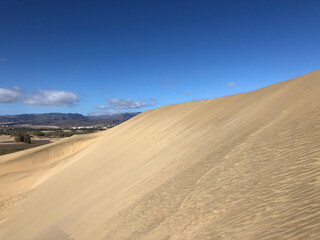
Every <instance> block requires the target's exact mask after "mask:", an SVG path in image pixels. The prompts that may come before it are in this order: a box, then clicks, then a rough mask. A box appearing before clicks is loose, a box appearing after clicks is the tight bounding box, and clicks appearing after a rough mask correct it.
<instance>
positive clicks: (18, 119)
mask: <svg viewBox="0 0 320 240" xmlns="http://www.w3.org/2000/svg"><path fill="white" fill-rule="evenodd" d="M137 114H139V113H122V114H115V115H104V116H84V115H82V114H78V113H44V114H20V115H5V116H0V124H1V125H10V126H19V125H25V124H28V125H32V126H42V125H45V126H57V127H77V126H90V125H101V126H103V125H110V124H111V125H118V124H120V123H122V122H124V121H126V120H128V119H130V118H132V117H134V116H136V115H137Z"/></svg>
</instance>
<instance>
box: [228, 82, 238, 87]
mask: <svg viewBox="0 0 320 240" xmlns="http://www.w3.org/2000/svg"><path fill="white" fill-rule="evenodd" d="M234 86H236V84H235V83H234V82H228V87H229V88H231V87H234Z"/></svg>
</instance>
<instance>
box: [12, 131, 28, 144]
mask: <svg viewBox="0 0 320 240" xmlns="http://www.w3.org/2000/svg"><path fill="white" fill-rule="evenodd" d="M14 140H15V141H16V142H24V143H28V144H30V143H31V136H30V135H29V134H28V133H18V134H16V135H15V136H14Z"/></svg>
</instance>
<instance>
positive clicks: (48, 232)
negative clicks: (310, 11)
mask: <svg viewBox="0 0 320 240" xmlns="http://www.w3.org/2000/svg"><path fill="white" fill-rule="evenodd" d="M76 158H77V159H73V160H74V161H73V163H72V164H71V165H69V166H67V167H65V168H64V169H62V170H61V171H59V172H58V173H56V174H55V175H54V176H52V177H50V178H49V179H47V180H46V181H45V182H43V183H42V184H41V185H39V186H38V187H37V188H35V189H34V190H33V191H32V193H31V194H30V196H28V198H27V199H25V200H24V201H22V202H21V203H20V204H18V205H17V206H14V207H13V208H12V210H10V212H9V214H8V216H7V219H6V220H5V221H3V222H2V223H0V239H317V238H319V237H320V184H319V182H320V181H319V175H320V71H316V72H312V73H310V74H307V75H304V76H301V77H298V78H295V79H292V80H289V81H286V82H281V83H278V84H274V85H271V86H268V87H266V88H262V89H259V90H257V91H253V92H250V93H243V94H238V95H233V96H228V97H223V98H218V99H212V100H208V101H200V102H190V103H184V104H178V105H170V106H165V107H161V108H158V109H155V110H151V111H147V112H144V113H142V114H140V115H138V116H136V117H134V118H133V119H130V120H129V121H127V122H125V123H123V124H121V125H119V126H117V127H115V128H113V129H111V130H110V131H108V133H107V134H105V135H104V136H103V137H102V138H101V139H99V140H98V141H96V142H94V143H93V144H91V145H90V146H88V147H87V148H85V149H84V150H83V151H81V152H80V153H79V154H77V156H76ZM0 221H1V219H0Z"/></svg>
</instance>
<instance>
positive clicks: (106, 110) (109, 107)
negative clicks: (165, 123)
mask: <svg viewBox="0 0 320 240" xmlns="http://www.w3.org/2000/svg"><path fill="white" fill-rule="evenodd" d="M106 102H107V104H106V105H104V104H103V105H100V106H98V107H95V108H94V109H97V110H98V111H96V112H91V113H89V115H91V116H99V115H111V114H119V113H123V112H125V111H132V110H134V109H135V110H136V109H141V108H144V107H153V106H155V105H157V104H158V100H157V99H156V98H148V99H146V100H142V99H137V100H133V99H130V98H108V99H107V100H106Z"/></svg>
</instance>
